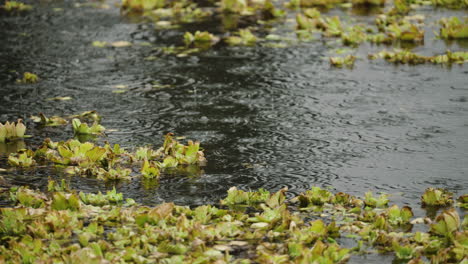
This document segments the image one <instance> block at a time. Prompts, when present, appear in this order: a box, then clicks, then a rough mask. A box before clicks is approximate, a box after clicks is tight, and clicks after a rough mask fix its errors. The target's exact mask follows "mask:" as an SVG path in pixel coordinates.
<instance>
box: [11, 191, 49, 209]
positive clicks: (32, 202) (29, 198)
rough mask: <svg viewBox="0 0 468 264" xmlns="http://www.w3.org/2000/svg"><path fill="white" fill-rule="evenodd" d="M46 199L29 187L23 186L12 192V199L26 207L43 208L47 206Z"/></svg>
mask: <svg viewBox="0 0 468 264" xmlns="http://www.w3.org/2000/svg"><path fill="white" fill-rule="evenodd" d="M45 198H46V197H45V196H44V195H43V194H42V193H39V192H35V191H33V190H31V189H29V188H27V187H24V186H21V187H20V188H18V189H17V190H16V191H15V192H10V199H11V200H12V201H13V202H18V203H19V204H21V205H22V206H24V207H31V208H41V207H44V206H45V202H44V199H45Z"/></svg>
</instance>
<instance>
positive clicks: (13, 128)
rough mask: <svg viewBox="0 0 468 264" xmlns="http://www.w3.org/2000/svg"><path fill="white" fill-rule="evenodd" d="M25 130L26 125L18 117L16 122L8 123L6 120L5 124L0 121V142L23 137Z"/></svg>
mask: <svg viewBox="0 0 468 264" xmlns="http://www.w3.org/2000/svg"><path fill="white" fill-rule="evenodd" d="M25 132H26V126H25V125H24V124H23V120H21V119H18V121H17V122H16V124H15V122H11V123H10V122H8V121H6V123H5V124H2V123H0V143H1V142H5V141H11V140H15V139H20V138H23V137H24V136H25Z"/></svg>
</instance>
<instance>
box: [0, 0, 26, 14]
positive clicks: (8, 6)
mask: <svg viewBox="0 0 468 264" xmlns="http://www.w3.org/2000/svg"><path fill="white" fill-rule="evenodd" d="M1 7H2V8H3V9H5V10H6V11H8V12H12V11H20V12H21V11H28V10H31V9H32V8H33V7H32V6H31V5H27V4H24V3H21V2H17V1H5V4H4V5H3V6H1Z"/></svg>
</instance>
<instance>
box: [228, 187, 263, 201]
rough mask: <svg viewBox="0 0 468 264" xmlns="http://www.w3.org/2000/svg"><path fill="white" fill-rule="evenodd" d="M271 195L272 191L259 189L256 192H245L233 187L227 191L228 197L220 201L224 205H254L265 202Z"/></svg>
mask: <svg viewBox="0 0 468 264" xmlns="http://www.w3.org/2000/svg"><path fill="white" fill-rule="evenodd" d="M269 197H270V192H269V191H266V190H264V189H259V190H258V191H256V192H245V191H242V190H238V189H237V188H236V187H231V188H230V189H229V190H228V192H227V197H226V198H225V199H223V200H221V201H220V203H221V204H222V205H239V204H241V205H253V204H258V203H261V202H265V201H266V200H267V199H268V198H269Z"/></svg>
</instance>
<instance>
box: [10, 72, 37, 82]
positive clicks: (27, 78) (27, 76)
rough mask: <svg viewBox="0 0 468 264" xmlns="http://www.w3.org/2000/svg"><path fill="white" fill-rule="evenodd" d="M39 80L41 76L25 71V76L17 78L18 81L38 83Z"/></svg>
mask: <svg viewBox="0 0 468 264" xmlns="http://www.w3.org/2000/svg"><path fill="white" fill-rule="evenodd" d="M38 81H39V77H37V75H36V74H34V73H30V72H25V73H23V78H22V79H18V80H16V82H17V83H37V82H38Z"/></svg>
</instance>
